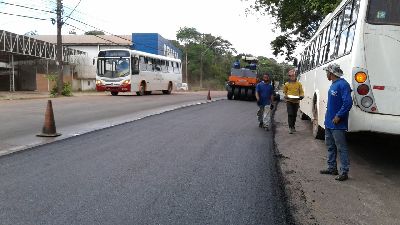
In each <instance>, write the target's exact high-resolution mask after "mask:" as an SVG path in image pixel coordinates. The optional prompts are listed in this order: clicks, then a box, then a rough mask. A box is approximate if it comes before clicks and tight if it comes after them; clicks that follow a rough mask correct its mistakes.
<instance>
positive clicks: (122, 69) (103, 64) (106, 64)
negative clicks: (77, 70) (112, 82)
mask: <svg viewBox="0 0 400 225" xmlns="http://www.w3.org/2000/svg"><path fill="white" fill-rule="evenodd" d="M97 75H99V76H100V77H107V78H116V77H124V76H127V75H129V59H126V58H119V59H115V58H113V59H98V61H97Z"/></svg>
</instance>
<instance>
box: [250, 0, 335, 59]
mask: <svg viewBox="0 0 400 225" xmlns="http://www.w3.org/2000/svg"><path fill="white" fill-rule="evenodd" d="M254 1H255V2H254V4H253V5H252V6H251V7H250V8H251V9H252V10H255V11H256V12H261V13H263V14H269V15H271V16H272V17H273V18H274V19H275V26H276V28H278V29H280V30H281V31H282V32H283V35H280V36H278V37H277V38H276V39H275V40H274V41H272V42H271V45H272V49H273V53H274V54H275V56H277V55H285V56H286V60H291V59H292V55H293V52H294V50H295V48H296V44H297V43H298V42H305V41H307V40H308V39H310V38H311V37H312V35H313V34H314V33H315V32H316V31H317V29H318V27H319V25H320V24H321V22H322V20H323V19H324V17H325V16H326V15H327V14H329V13H330V12H331V11H333V10H334V9H335V8H336V6H337V5H338V4H339V3H340V2H341V0H254Z"/></svg>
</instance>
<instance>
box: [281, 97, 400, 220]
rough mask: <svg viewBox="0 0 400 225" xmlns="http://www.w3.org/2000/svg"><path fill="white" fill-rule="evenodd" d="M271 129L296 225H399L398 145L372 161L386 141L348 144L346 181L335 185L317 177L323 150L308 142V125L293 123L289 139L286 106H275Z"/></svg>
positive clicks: (330, 178) (313, 141)
mask: <svg viewBox="0 0 400 225" xmlns="http://www.w3.org/2000/svg"><path fill="white" fill-rule="evenodd" d="M275 123H276V133H275V142H276V147H277V152H278V157H279V159H280V167H281V170H282V174H283V177H284V184H285V189H286V192H287V194H288V199H289V203H290V205H291V211H292V212H293V213H294V218H295V220H296V224H307V225H308V224H323V225H325V224H326V225H330V224H332V225H333V224H334V225H340V224H368V225H370V224H385V225H386V224H387V225H389V224H390V225H393V224H400V201H399V200H400V188H399V185H400V166H399V165H400V163H399V158H395V157H396V156H398V155H399V153H397V152H398V151H399V150H400V148H397V146H398V145H396V147H392V148H391V149H387V151H385V152H383V153H387V154H388V155H386V156H384V157H377V156H381V154H377V151H383V148H384V146H382V145H385V144H384V143H387V141H382V142H376V141H374V140H373V139H374V138H380V139H382V138H381V137H379V136H375V135H370V136H366V137H361V138H358V139H355V140H352V141H351V142H349V148H350V163H351V166H350V173H349V177H350V178H349V180H347V181H344V182H339V181H336V180H335V179H334V176H331V175H321V174H319V170H321V169H324V168H326V151H327V150H326V146H325V143H324V141H322V140H316V139H314V138H313V137H312V131H311V122H310V121H307V120H300V118H299V117H298V118H297V123H296V130H297V132H296V133H295V134H289V132H288V124H287V113H286V103H285V102H281V103H279V105H278V108H277V111H276V113H275ZM371 137H372V138H371ZM396 138H397V139H393V140H398V137H396ZM366 139H369V140H366ZM371 139H372V140H371ZM382 140H383V139H382ZM392 142H393V141H392ZM382 143H383V144H382ZM387 144H388V143H387ZM369 146H373V147H371V149H368V148H369ZM379 148H381V149H379ZM395 148H397V150H396V149H395Z"/></svg>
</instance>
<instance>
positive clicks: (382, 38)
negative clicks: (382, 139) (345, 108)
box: [298, 0, 400, 138]
mask: <svg viewBox="0 0 400 225" xmlns="http://www.w3.org/2000/svg"><path fill="white" fill-rule="evenodd" d="M299 61H300V63H299V66H298V75H299V77H298V79H299V81H300V82H301V83H302V84H303V88H304V91H305V98H304V99H303V100H302V101H301V103H300V111H301V112H302V113H303V114H302V117H307V116H308V117H310V118H311V120H312V121H313V135H314V137H316V138H323V136H324V133H323V129H322V128H323V127H324V117H325V113H326V106H327V92H328V90H329V86H330V84H331V82H330V81H328V80H327V78H326V72H325V71H323V67H325V66H327V65H328V64H330V63H337V64H339V65H340V67H341V69H342V70H343V72H344V76H343V78H344V79H346V80H347V81H348V82H349V83H350V85H352V89H353V91H352V98H353V107H352V109H351V111H350V116H349V132H358V131H372V132H382V133H390V134H400V72H399V66H400V0H344V1H342V2H341V3H340V5H339V6H338V7H337V8H336V9H335V11H334V12H332V13H331V14H329V15H328V16H327V17H326V18H325V19H324V21H323V22H322V23H321V26H320V27H319V29H318V31H317V32H316V34H315V35H314V36H313V38H312V39H310V41H309V42H308V43H307V45H306V47H305V49H304V51H303V52H302V54H301V58H300V59H299Z"/></svg>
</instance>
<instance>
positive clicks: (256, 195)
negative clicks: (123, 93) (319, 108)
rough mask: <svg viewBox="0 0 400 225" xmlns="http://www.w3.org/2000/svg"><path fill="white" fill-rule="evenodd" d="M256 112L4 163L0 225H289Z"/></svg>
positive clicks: (93, 137)
mask: <svg viewBox="0 0 400 225" xmlns="http://www.w3.org/2000/svg"><path fill="white" fill-rule="evenodd" d="M256 110H257V106H256V105H255V103H254V102H242V101H227V100H224V101H217V102H213V103H208V104H203V105H197V106H192V107H187V108H183V109H179V110H175V111H171V112H167V113H164V114H161V115H155V116H151V117H147V118H144V119H141V120H138V121H135V122H132V123H127V124H123V125H119V126H115V127H112V128H109V129H103V130H99V131H94V132H90V133H87V134H84V135H80V136H76V137H72V138H69V139H64V140H61V141H58V142H53V143H50V144H47V145H43V146H39V147H35V148H32V149H30V150H26V151H21V152H18V153H14V154H10V155H7V156H3V157H1V158H0V180H1V182H0V221H1V224H13V225H14V224H129V225H132V224H240V225H242V224H257V225H258V224H268V225H270V224H279V225H281V224H288V220H289V216H288V215H287V213H286V212H287V210H286V207H285V203H284V201H283V199H282V197H283V195H282V192H281V190H280V181H279V176H278V173H277V171H276V165H275V156H274V152H273V150H272V144H273V141H272V134H271V132H266V131H264V130H262V129H261V128H258V126H257V125H258V123H257V121H256Z"/></svg>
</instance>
